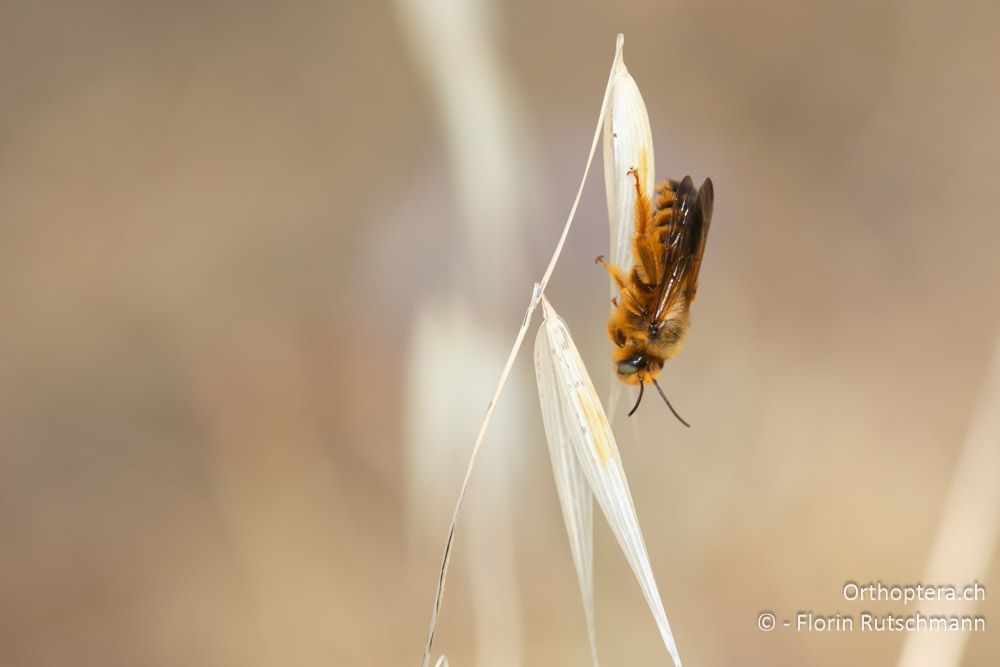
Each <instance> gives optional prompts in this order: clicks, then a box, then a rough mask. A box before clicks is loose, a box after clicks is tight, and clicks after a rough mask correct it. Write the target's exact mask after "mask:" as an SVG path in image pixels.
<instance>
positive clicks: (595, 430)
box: [576, 389, 611, 465]
mask: <svg viewBox="0 0 1000 667" xmlns="http://www.w3.org/2000/svg"><path fill="white" fill-rule="evenodd" d="M576 396H577V398H578V399H579V401H580V407H581V408H583V416H584V417H585V418H586V419H587V427H588V428H589V429H590V432H591V433H592V434H593V436H594V446H595V447H596V448H597V454H598V456H600V457H601V463H603V464H604V465H607V464H608V459H610V458H611V443H610V442H608V430H609V428H610V427H609V426H608V420H607V418H606V417H605V416H604V415H603V414H601V410H600V409H599V408H598V406H597V405H596V404H595V403H594V401H593V399H592V398H591V397H590V395H589V394H587V392H585V391H584V390H583V389H577V390H576Z"/></svg>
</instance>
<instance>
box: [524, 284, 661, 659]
mask: <svg viewBox="0 0 1000 667" xmlns="http://www.w3.org/2000/svg"><path fill="white" fill-rule="evenodd" d="M542 308H543V313H544V314H543V321H542V326H541V329H540V331H539V338H538V341H539V342H537V343H536V345H537V347H536V354H535V367H536V375H537V378H538V386H539V397H540V400H541V404H542V418H543V419H544V420H545V432H546V436H547V437H548V438H549V447H550V448H551V449H557V450H566V449H568V448H572V451H573V453H574V454H575V455H576V462H577V465H578V466H579V469H580V470H581V471H582V472H583V476H584V477H585V478H586V481H587V484H588V485H589V486H590V489H591V491H592V492H593V494H594V496H595V497H596V498H597V503H598V505H599V506H600V507H601V511H602V512H603V513H604V516H605V518H606V519H607V520H608V523H609V524H610V526H611V530H612V532H613V533H614V535H615V538H616V539H617V540H618V544H619V546H620V547H621V549H622V551H623V552H624V554H625V558H626V560H628V563H629V565H630V566H631V568H632V571H633V572H634V573H635V576H636V579H638V581H639V586H640V587H641V588H642V592H643V595H644V596H645V598H646V603H647V604H648V605H649V609H650V611H651V612H652V614H653V619H654V621H655V622H656V626H657V628H658V629H659V631H660V637H661V638H662V639H663V644H664V646H665V647H666V649H667V651H668V652H669V653H670V657H671V658H672V659H673V661H674V665H675V667H680V665H681V659H680V656H679V655H678V653H677V645H676V643H675V642H674V637H673V633H671V631H670V623H669V622H668V621H667V614H666V611H665V610H664V608H663V602H662V600H661V599H660V593H659V590H658V589H657V587H656V580H655V578H654V577H653V570H652V567H651V566H650V564H649V556H648V554H647V553H646V544H645V542H644V540H643V538H642V532H641V530H640V529H639V519H638V517H637V516H636V513H635V505H634V503H633V502H632V494H631V492H630V491H629V488H628V480H627V479H626V478H625V470H624V468H623V467H622V462H621V457H620V456H619V453H618V446H617V445H616V444H615V437H614V434H613V433H612V432H611V426H610V425H609V424H608V419H607V417H606V416H605V414H604V409H603V408H602V407H601V402H600V400H599V399H598V397H597V391H596V390H595V389H594V385H593V383H592V382H591V380H590V376H589V375H588V373H587V369H586V367H585V366H584V365H583V360H582V359H581V358H580V353H579V352H578V351H577V349H576V345H575V344H574V343H573V339H572V337H571V336H570V333H569V329H568V328H567V327H566V323H565V322H563V321H562V319H561V318H560V317H559V315H557V314H556V312H555V310H554V309H553V308H552V306H551V305H550V304H549V302H548V301H547V300H546V299H544V298H543V299H542ZM553 434H555V435H556V437H557V438H559V440H558V442H555V443H553V442H552V438H553ZM560 456H567V455H565V454H560ZM554 458H555V457H554ZM556 477H557V479H558V478H559V472H558V471H557V472H556ZM562 497H563V491H561V490H560V499H561V500H562ZM576 501H577V502H579V498H578V496H577V497H576ZM576 511H577V510H576V509H574V508H572V507H571V508H570V510H569V511H568V512H567V508H566V504H565V501H564V505H563V516H564V517H566V516H567V514H575V512H576ZM567 525H569V520H567ZM574 539H578V538H574V536H573V534H572V533H571V535H570V541H571V543H572V542H573V540H574ZM574 560H576V558H575V556H574ZM577 571H578V574H579V575H580V577H581V580H582V579H583V575H582V574H580V566H579V565H578V566H577ZM584 598H585V599H586V591H584ZM585 604H586V603H585Z"/></svg>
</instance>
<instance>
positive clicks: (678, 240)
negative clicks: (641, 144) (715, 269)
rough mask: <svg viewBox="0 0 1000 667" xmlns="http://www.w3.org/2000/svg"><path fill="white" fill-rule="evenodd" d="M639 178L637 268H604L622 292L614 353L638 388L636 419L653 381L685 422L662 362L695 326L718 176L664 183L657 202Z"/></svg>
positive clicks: (612, 331) (623, 376)
mask: <svg viewBox="0 0 1000 667" xmlns="http://www.w3.org/2000/svg"><path fill="white" fill-rule="evenodd" d="M629 174H630V175H631V176H632V177H633V178H635V191H636V195H637V198H636V204H635V236H634V237H633V239H632V256H633V258H634V262H635V265H634V266H633V267H632V271H631V272H630V273H629V274H627V275H626V273H625V272H624V271H622V270H621V269H620V268H619V267H617V266H615V265H614V264H609V263H608V262H606V261H605V260H604V258H603V257H598V258H597V263H598V264H601V265H603V266H604V267H605V268H606V269H607V270H608V273H610V274H611V278H612V280H614V281H615V283H616V284H617V285H618V289H619V293H620V294H619V297H617V298H615V299H612V300H611V303H612V304H614V306H615V310H614V312H612V314H611V319H610V320H608V336H609V337H610V338H611V342H612V343H614V345H615V349H614V350H613V351H612V355H611V356H612V358H613V359H614V361H615V364H616V369H617V371H618V379H619V380H621V381H622V382H624V383H625V384H633V385H634V384H638V385H639V398H638V399H637V400H636V402H635V406H634V407H633V408H632V410H631V411H629V413H628V414H629V416H630V417H631V416H632V414H633V413H634V412H635V411H636V410H637V409H638V408H639V403H640V402H641V401H642V393H643V389H644V388H645V385H646V383H652V384H653V386H655V387H656V390H657V391H658V392H660V396H662V397H663V400H664V401H665V402H666V404H667V407H669V408H670V411H671V412H673V413H674V416H675V417H677V419H679V420H680V422H681V423H682V424H684V425H685V426H690V425H689V424H688V423H687V422H686V421H684V420H683V419H682V418H681V416H680V415H678V414H677V411H676V410H674V407H673V406H672V405H670V401H669V400H667V396H666V394H664V393H663V390H662V389H660V385H659V384H657V382H656V378H657V377H658V376H659V374H660V371H661V370H662V369H663V363H664V362H665V361H666V360H667V359H672V358H673V357H674V356H676V355H677V353H678V352H680V350H681V347H682V346H683V345H684V338H685V336H686V335H687V330H688V326H689V325H690V323H691V316H690V310H691V304H692V303H694V300H695V294H696V293H697V291H698V271H699V269H701V257H702V255H703V254H704V253H705V239H706V237H707V236H708V227H709V225H710V224H711V222H712V200H713V192H712V181H711V179H705V182H704V183H702V185H701V188H695V187H694V182H693V181H692V180H691V177H690V176H686V177H685V178H684V180H682V181H681V182H680V183H678V182H676V181H660V183H659V184H658V185H657V186H656V207H655V208H653V206H652V203H651V202H650V200H649V197H648V196H647V195H646V193H644V192H643V188H642V185H641V184H640V183H639V172H638V171H636V170H635V169H630V170H629Z"/></svg>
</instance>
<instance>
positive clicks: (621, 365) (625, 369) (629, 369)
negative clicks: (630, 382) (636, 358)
mask: <svg viewBox="0 0 1000 667" xmlns="http://www.w3.org/2000/svg"><path fill="white" fill-rule="evenodd" d="M637 370H639V369H638V368H637V367H636V366H635V365H634V364H632V363H631V362H628V361H619V362H618V374H619V375H632V373H635V372H636V371H637Z"/></svg>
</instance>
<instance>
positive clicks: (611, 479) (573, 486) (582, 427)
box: [423, 34, 681, 667]
mask: <svg viewBox="0 0 1000 667" xmlns="http://www.w3.org/2000/svg"><path fill="white" fill-rule="evenodd" d="M623 45H624V36H623V35H621V34H619V35H618V39H617V44H616V49H615V56H614V61H613V64H612V68H611V74H610V76H609V78H608V84H607V86H606V88H605V92H604V97H603V100H602V103H601V111H600V114H599V116H598V122H597V128H596V129H595V131H594V137H593V141H592V143H591V147H590V153H589V155H588V157H587V164H586V167H585V168H584V172H583V177H582V178H581V181H580V185H579V188H578V189H577V193H576V198H575V199H574V201H573V205H572V207H571V208H570V212H569V215H568V217H567V219H566V223H565V225H564V227H563V231H562V234H561V235H560V237H559V241H558V243H557V245H556V248H555V251H554V252H553V254H552V257H551V259H550V260H549V263H548V266H547V267H546V269H545V273H544V274H543V276H542V279H541V280H540V281H539V282H538V283H537V284H536V285H535V288H534V291H533V293H532V296H531V300H530V301H529V303H528V307H527V310H526V312H525V315H524V319H523V321H522V322H521V326H520V328H519V329H518V332H517V335H516V337H515V340H514V344H513V347H512V349H511V351H510V354H509V355H508V357H507V362H506V364H505V366H504V368H503V371H502V373H501V375H500V380H499V382H498V384H497V387H496V390H495V391H494V393H493V397H492V398H491V400H490V403H489V405H488V406H487V409H486V414H485V416H484V418H483V422H482V425H481V426H480V429H479V433H478V435H477V437H476V441H475V444H474V445H473V448H472V454H471V456H470V460H469V464H468V467H467V468H466V473H465V477H464V479H463V481H462V486H461V489H460V492H459V497H458V501H457V503H456V506H455V510H454V512H453V513H452V517H451V522H450V523H449V526H448V531H447V535H446V538H445V547H444V555H443V557H442V562H441V569H440V572H439V576H438V584H437V591H436V594H435V598H434V605H433V608H432V612H431V623H430V630H429V632H428V636H427V643H426V646H425V651H424V659H423V665H424V667H428V665H429V664H430V658H431V649H432V645H433V641H434V633H435V630H436V628H437V623H438V617H439V614H440V610H441V601H442V598H443V595H444V587H445V583H446V581H447V575H448V566H449V563H450V560H451V551H452V545H453V543H454V535H455V529H456V526H457V523H458V517H459V514H460V511H461V508H462V503H463V501H464V498H465V493H466V490H467V489H468V484H469V478H470V476H471V474H472V469H473V467H474V465H475V461H476V457H477V455H478V452H479V449H480V447H481V446H482V442H483V439H484V437H485V435H486V431H487V429H488V428H489V425H490V422H491V420H492V417H493V413H494V411H495V409H496V404H497V401H498V400H499V398H500V395H501V394H502V392H503V390H504V388H505V386H506V384H507V380H508V378H509V376H510V372H511V368H512V367H513V364H514V361H515V359H516V357H517V354H518V352H519V351H520V348H521V345H522V344H523V342H524V338H525V335H526V334H527V330H528V327H529V325H530V323H531V318H532V315H533V314H534V311H535V309H536V308H537V307H538V305H539V303H542V304H543V309H544V318H543V323H542V326H541V328H540V329H539V333H538V338H537V341H536V349H535V367H536V378H537V380H538V388H539V399H540V402H541V407H542V414H543V421H544V423H545V430H546V435H547V439H548V443H549V451H550V456H551V458H552V465H553V472H554V474H555V478H556V485H557V490H558V492H559V497H560V503H561V505H562V509H563V517H564V520H565V523H566V528H567V533H568V535H569V538H570V545H571V551H572V555H573V560H574V564H575V566H576V570H577V575H578V579H579V583H580V587H581V594H582V596H583V602H584V610H585V613H586V616H587V627H588V634H589V638H590V645H591V651H592V655H593V661H594V664H595V665H597V650H596V640H595V630H594V612H593V521H592V517H593V508H592V498H593V497H596V498H597V500H598V504H599V506H600V507H601V509H602V511H603V513H604V515H605V517H606V518H607V519H608V523H609V524H610V526H611V528H612V531H613V533H614V535H615V537H616V538H617V540H618V543H619V545H620V546H621V548H622V551H623V552H624V554H625V556H626V559H627V560H628V563H629V565H630V566H631V567H632V570H633V572H634V573H635V575H636V578H637V579H638V581H639V583H640V586H641V588H642V590H643V594H644V595H645V597H646V601H647V603H648V605H649V607H650V610H651V612H652V613H653V617H654V620H655V622H656V624H657V627H658V629H659V631H660V635H661V638H662V639H663V642H664V646H665V647H666V648H667V651H668V652H669V653H670V656H671V658H672V660H673V663H674V665H675V666H676V667H680V665H681V661H680V657H679V656H678V653H677V647H676V644H675V642H674V639H673V636H672V634H671V631H670V625H669V623H668V622H667V617H666V612H665V611H664V609H663V604H662V601H661V599H660V595H659V592H658V590H657V588H656V582H655V580H654V578H653V574H652V569H651V567H650V564H649V558H648V555H647V553H646V548H645V544H644V541H643V539H642V533H641V531H640V530H639V524H638V519H637V517H636V513H635V507H634V504H633V502H632V498H631V494H630V492H629V489H628V482H627V480H626V479H625V473H624V469H623V468H622V465H621V459H620V457H619V455H618V448H617V445H616V444H615V440H614V435H613V434H612V433H611V428H610V425H609V424H608V420H607V417H606V415H605V412H604V409H603V407H602V406H601V403H600V400H599V399H598V397H597V393H596V391H595V390H594V387H593V383H592V382H591V380H590V376H589V374H588V373H587V371H586V368H585V367H584V365H583V361H582V359H581V358H580V355H579V352H578V351H577V350H576V346H575V345H574V344H573V341H572V338H571V337H570V334H569V330H568V328H567V327H566V326H565V323H563V321H562V320H561V319H560V318H559V317H558V315H556V313H555V311H554V310H553V309H552V307H551V306H550V305H549V303H548V301H546V300H545V299H544V292H545V288H546V286H547V285H548V282H549V279H550V278H551V276H552V272H553V270H554V269H555V265H556V263H557V262H558V260H559V256H560V254H561V253H562V249H563V246H564V244H565V242H566V238H567V235H568V234H569V229H570V227H571V226H572V223H573V219H574V217H575V215H576V210H577V207H578V206H579V203H580V197H581V195H582V192H583V187H584V185H585V183H586V180H587V176H588V174H589V173H590V166H591V164H592V162H593V158H594V153H595V152H596V148H597V142H598V140H599V138H600V137H601V131H602V128H604V129H605V161H606V181H608V183H609V186H608V203H609V216H610V219H611V229H612V238H613V241H612V248H613V254H612V256H613V257H614V258H616V259H619V260H622V259H624V258H622V257H621V252H622V251H621V249H622V247H625V248H626V250H625V252H629V250H627V248H628V243H627V242H626V243H620V242H619V243H616V242H615V240H614V239H615V238H616V234H617V236H618V238H619V239H620V238H621V235H622V234H625V233H631V216H632V213H631V211H632V210H634V199H633V200H630V199H629V195H628V194H625V193H624V192H623V189H621V188H616V189H615V190H614V192H613V191H612V186H611V182H610V180H608V169H609V167H608V166H607V163H608V160H609V147H610V149H611V150H612V152H613V153H614V154H613V156H612V167H611V168H613V169H617V168H618V167H619V166H620V165H621V164H624V163H626V162H631V164H629V165H628V167H627V168H626V169H625V170H624V173H626V174H627V172H628V170H629V169H632V168H639V169H642V170H643V172H645V173H643V176H644V179H645V178H649V179H651V178H652V177H653V176H652V174H653V170H652V140H651V137H650V132H649V121H648V118H647V117H646V111H645V105H644V104H642V100H641V97H638V104H636V103H635V99H636V96H637V95H638V89H637V88H636V87H635V83H634V81H632V79H631V77H630V76H629V75H628V72H627V70H626V69H625V66H624V62H623V60H622V47H623ZM619 83H620V85H618V84H619ZM629 84H630V85H631V88H629ZM616 90H618V92H619V95H618V97H617V98H616V97H615V95H616ZM618 99H622V100H624V102H622V103H620V104H617V105H616V104H615V102H616V101H617V100H618ZM609 101H611V108H612V111H611V112H610V113H609ZM636 114H638V117H637V116H636ZM615 118H617V119H618V120H623V121H624V123H623V124H622V125H621V126H622V127H624V128H628V130H627V131H626V130H617V129H613V130H610V131H609V130H608V128H609V127H613V125H614V124H613V122H612V119H615ZM643 123H644V124H645V130H644V131H643V130H642V129H641V128H642V125H643ZM636 127H638V128H640V130H639V136H633V135H634V133H635V129H634V128H636ZM609 132H610V137H609ZM623 132H624V133H623ZM615 148H617V149H618V150H617V151H614V149H615ZM641 173H642V172H641ZM624 208H627V209H628V211H623V210H622V209H624ZM621 225H624V226H625V227H626V228H627V230H628V231H627V232H625V231H623V230H622V229H621V228H620V226H621ZM616 227H617V228H616ZM626 238H627V237H626Z"/></svg>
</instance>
